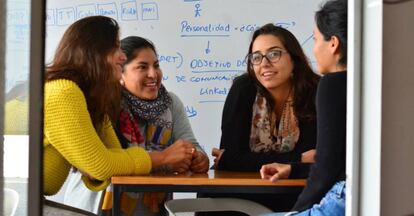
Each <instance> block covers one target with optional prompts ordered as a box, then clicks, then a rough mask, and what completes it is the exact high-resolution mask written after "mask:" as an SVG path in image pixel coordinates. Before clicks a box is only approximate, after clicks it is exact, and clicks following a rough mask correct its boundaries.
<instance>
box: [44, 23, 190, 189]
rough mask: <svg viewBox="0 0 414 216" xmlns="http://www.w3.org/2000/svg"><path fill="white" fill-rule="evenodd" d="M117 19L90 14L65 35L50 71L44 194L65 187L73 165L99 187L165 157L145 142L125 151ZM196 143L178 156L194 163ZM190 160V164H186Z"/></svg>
mask: <svg viewBox="0 0 414 216" xmlns="http://www.w3.org/2000/svg"><path fill="white" fill-rule="evenodd" d="M119 46H120V42H119V27H118V24H117V22H116V21H115V20H114V19H112V18H108V17H104V16H93V17H87V18H84V19H81V20H78V21H76V22H75V23H73V24H72V25H71V26H70V27H69V28H68V29H67V30H66V32H65V33H64V35H63V38H62V40H61V41H60V43H59V46H58V48H57V50H56V52H55V56H54V58H53V61H52V63H51V64H50V65H48V66H47V68H46V73H45V92H44V93H45V95H44V139H43V140H44V150H43V151H44V152H43V153H44V170H43V176H44V182H43V188H44V190H43V193H44V194H45V195H53V194H55V193H56V192H58V191H59V189H60V188H61V186H62V185H63V183H64V181H65V179H66V178H67V176H68V174H69V170H70V168H71V167H74V168H76V169H77V170H79V171H80V172H81V173H83V174H84V176H83V177H82V180H83V182H84V184H85V185H86V186H87V187H88V188H89V189H90V190H93V191H100V190H103V189H105V188H106V187H107V186H108V185H109V183H110V178H111V177H112V176H114V175H140V174H148V173H149V172H150V171H151V170H154V169H157V168H159V167H162V166H163V165H164V164H165V159H166V158H165V155H164V154H163V153H159V152H150V153H148V152H147V151H146V150H145V149H144V148H141V147H139V146H134V147H130V148H127V149H122V148H121V144H120V142H119V141H118V139H117V137H116V134H115V132H114V130H113V128H112V124H111V120H113V119H116V118H117V116H118V114H119V110H120V109H119V104H120V99H121V94H120V92H121V86H120V85H119V79H120V78H121V72H122V66H123V64H124V62H125V61H126V57H125V54H124V53H123V52H122V50H121V49H120V47H119ZM193 152H194V149H193V145H190V144H185V145H182V148H181V149H180V151H177V152H176V155H175V156H174V160H172V161H170V162H171V163H173V162H179V161H191V159H192V157H193ZM183 163H184V162H183Z"/></svg>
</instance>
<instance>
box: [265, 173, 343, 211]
mask: <svg viewBox="0 0 414 216" xmlns="http://www.w3.org/2000/svg"><path fill="white" fill-rule="evenodd" d="M286 215H294V216H329V215H335V216H343V215H345V181H339V182H337V183H335V185H334V186H333V187H332V188H331V190H329V191H328V193H326V195H325V197H324V198H323V199H322V200H321V202H320V203H319V204H315V205H313V206H312V208H310V209H307V210H305V211H303V212H298V213H297V212H283V213H282V212H280V213H271V214H266V215H263V216H286Z"/></svg>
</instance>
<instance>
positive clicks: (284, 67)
mask: <svg viewBox="0 0 414 216" xmlns="http://www.w3.org/2000/svg"><path fill="white" fill-rule="evenodd" d="M274 50H279V51H282V52H281V56H280V59H279V61H277V62H270V61H269V59H267V58H266V57H263V59H262V61H261V63H260V64H253V66H252V67H253V70H254V73H255V75H256V78H257V80H258V81H259V82H260V83H261V84H262V85H263V86H264V87H265V88H266V89H267V90H269V91H273V90H275V89H278V88H280V87H289V86H290V85H291V74H292V71H293V67H294V65H293V61H292V59H291V57H290V55H289V53H288V52H287V51H286V48H285V47H284V45H283V44H282V42H281V41H280V40H279V38H277V37H275V36H273V35H266V34H265V35H260V36H258V37H257V38H256V40H255V41H254V42H253V45H252V53H260V54H261V55H266V54H268V53H269V52H271V51H274Z"/></svg>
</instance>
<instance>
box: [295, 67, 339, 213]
mask: <svg viewBox="0 0 414 216" xmlns="http://www.w3.org/2000/svg"><path fill="white" fill-rule="evenodd" d="M316 115H317V122H318V134H317V141H318V142H317V145H316V157H315V163H314V164H313V165H312V167H311V170H310V173H309V177H308V180H307V185H306V187H305V188H304V190H303V191H302V193H301V194H300V196H299V198H298V200H297V202H296V204H295V206H294V207H293V210H295V211H303V210H306V209H309V208H311V207H312V206H313V205H314V204H317V203H319V202H320V201H321V200H322V198H323V197H324V195H325V194H326V193H327V192H328V191H329V190H330V189H331V188H332V186H333V185H334V184H335V183H336V182H337V181H341V180H345V160H346V159H345V157H346V71H343V72H337V73H330V74H326V75H325V76H324V77H323V78H322V79H321V80H320V81H319V86H318V91H317V93H316ZM307 167H309V165H308V164H294V165H292V173H291V177H293V176H295V175H297V174H298V173H299V172H298V170H301V171H303V170H306V169H307Z"/></svg>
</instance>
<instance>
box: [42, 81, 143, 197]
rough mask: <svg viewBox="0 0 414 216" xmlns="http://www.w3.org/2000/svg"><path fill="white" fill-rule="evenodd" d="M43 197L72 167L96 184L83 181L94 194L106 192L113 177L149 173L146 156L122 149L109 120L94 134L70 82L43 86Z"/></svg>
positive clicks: (81, 98) (80, 97)
mask: <svg viewBox="0 0 414 216" xmlns="http://www.w3.org/2000/svg"><path fill="white" fill-rule="evenodd" d="M44 103H45V106H44V137H43V148H44V149H43V151H44V167H43V178H44V179H43V188H44V189H43V193H44V194H45V195H53V194H55V193H57V192H58V191H59V189H60V188H61V186H62V185H63V183H64V181H65V179H66V178H67V176H68V173H69V170H70V167H71V166H74V167H76V168H77V169H79V170H82V171H83V172H84V173H87V174H89V175H90V176H92V177H93V178H94V179H95V180H91V179H89V178H87V177H85V176H83V177H82V180H83V182H84V183H85V185H86V186H87V187H88V188H89V189H91V190H93V191H99V190H103V189H105V188H106V187H107V186H108V184H109V183H110V178H111V177H112V176H114V175H140V174H147V173H149V172H150V171H151V158H150V157H149V154H148V153H147V152H146V151H145V150H144V149H143V148H138V147H131V148H128V149H122V148H121V145H120V143H119V141H118V139H117V137H116V135H115V132H114V130H113V128H112V125H111V123H110V121H109V120H108V119H106V120H105V121H104V124H103V126H102V129H101V130H100V131H96V130H95V128H94V127H93V125H92V121H91V118H90V115H89V112H88V109H87V105H86V100H85V96H84V95H83V93H82V91H81V89H80V88H79V87H78V86H77V85H76V84H75V83H74V82H72V81H69V80H64V79H59V80H54V81H49V82H47V83H46V84H45V101H44Z"/></svg>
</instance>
